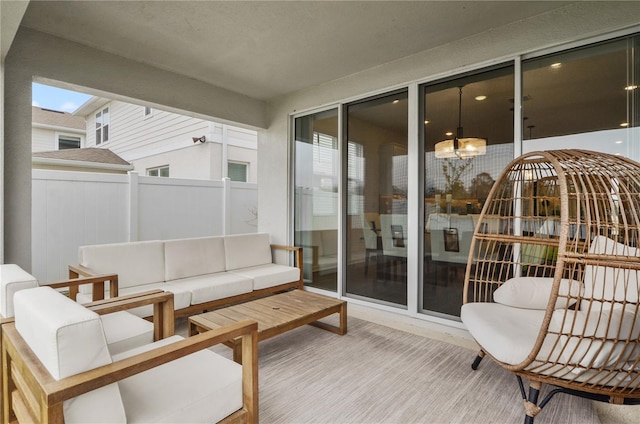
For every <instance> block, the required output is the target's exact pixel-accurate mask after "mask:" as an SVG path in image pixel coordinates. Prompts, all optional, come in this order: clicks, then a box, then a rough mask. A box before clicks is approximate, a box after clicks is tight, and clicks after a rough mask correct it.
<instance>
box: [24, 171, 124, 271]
mask: <svg viewBox="0 0 640 424" xmlns="http://www.w3.org/2000/svg"><path fill="white" fill-rule="evenodd" d="M32 178H33V181H32V187H33V188H32V217H31V219H32V224H31V225H32V231H31V237H32V240H31V246H32V258H31V264H32V269H31V272H32V273H33V274H34V275H35V276H36V278H38V280H39V281H44V282H50V281H56V280H60V279H63V278H65V277H66V276H67V266H68V265H69V264H72V263H77V262H78V246H82V245H87V244H103V243H115V242H121V241H126V240H127V237H128V235H127V204H128V199H127V197H128V194H127V190H128V178H127V176H126V175H115V174H97V173H96V174H93V173H80V172H62V171H48V170H33V177H32Z"/></svg>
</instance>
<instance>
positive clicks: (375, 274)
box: [346, 91, 411, 306]
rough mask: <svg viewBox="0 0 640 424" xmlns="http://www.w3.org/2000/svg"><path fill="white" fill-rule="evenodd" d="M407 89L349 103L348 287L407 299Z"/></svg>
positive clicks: (399, 301)
mask: <svg viewBox="0 0 640 424" xmlns="http://www.w3.org/2000/svg"><path fill="white" fill-rule="evenodd" d="M407 110H408V109H407V92H406V91H402V92H398V93H394V94H392V95H385V96H382V97H377V98H375V99H370V100H366V101H362V102H358V103H354V104H350V105H348V107H347V140H348V145H347V209H348V210H347V220H346V222H347V235H346V236H347V244H346V246H347V248H346V251H347V267H346V291H347V293H348V294H350V295H357V296H362V297H366V298H368V299H375V300H377V301H380V302H383V303H388V304H391V305H396V306H397V305H406V304H407V238H408V237H410V236H411V235H410V233H409V230H408V228H407V182H408V175H407V127H408V125H407V119H408V112H407Z"/></svg>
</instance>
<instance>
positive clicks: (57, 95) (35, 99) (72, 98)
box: [31, 82, 91, 112]
mask: <svg viewBox="0 0 640 424" xmlns="http://www.w3.org/2000/svg"><path fill="white" fill-rule="evenodd" d="M90 98H91V95H89V94H84V93H78V92H76V91H69V90H64V89H62V88H57V87H51V86H48V85H43V84H38V83H35V82H34V83H33V84H32V98H31V104H32V105H33V106H38V107H42V108H45V109H53V110H58V111H61V112H73V111H75V110H76V109H77V108H79V107H80V106H82V104H83V103H84V102H86V101H87V100H88V99H90Z"/></svg>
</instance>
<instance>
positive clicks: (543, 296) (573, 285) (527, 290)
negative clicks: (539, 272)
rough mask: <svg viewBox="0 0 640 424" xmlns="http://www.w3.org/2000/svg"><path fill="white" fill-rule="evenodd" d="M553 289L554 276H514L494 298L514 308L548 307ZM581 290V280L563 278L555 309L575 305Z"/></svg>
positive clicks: (497, 291) (495, 293)
mask: <svg viewBox="0 0 640 424" xmlns="http://www.w3.org/2000/svg"><path fill="white" fill-rule="evenodd" d="M552 289H553V277H514V278H510V279H508V280H507V281H505V282H504V283H503V284H502V285H500V287H498V289H497V290H496V291H495V292H494V293H493V300H495V301H496V302H497V303H501V304H503V305H507V306H513V307H514V308H526V309H547V305H548V304H549V298H550V297H551V292H552ZM581 291H582V284H581V283H580V282H579V281H575V280H569V279H566V278H563V279H561V280H560V288H559V289H558V298H557V299H556V304H555V307H554V309H561V308H565V307H567V306H570V305H573V304H574V303H576V299H577V297H578V296H579V295H580V293H581ZM568 296H570V297H568Z"/></svg>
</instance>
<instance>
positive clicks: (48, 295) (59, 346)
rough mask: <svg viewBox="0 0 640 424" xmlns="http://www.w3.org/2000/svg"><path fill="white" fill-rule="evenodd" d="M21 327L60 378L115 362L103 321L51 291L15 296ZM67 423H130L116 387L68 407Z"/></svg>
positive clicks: (93, 393)
mask: <svg viewBox="0 0 640 424" xmlns="http://www.w3.org/2000/svg"><path fill="white" fill-rule="evenodd" d="M14 301H15V304H14V306H15V317H16V329H17V330H18V332H19V333H20V335H21V336H22V338H23V339H24V340H25V342H26V343H27V344H28V345H29V347H30V348H31V350H32V351H33V353H34V354H35V355H36V356H37V357H38V359H39V360H40V362H41V363H42V364H43V365H44V367H45V368H46V369H47V371H49V373H50V374H51V376H52V377H53V378H54V379H56V380H61V379H63V378H66V377H70V376H73V375H76V374H79V373H82V372H84V371H89V370H92V369H94V368H97V367H100V366H103V365H107V364H110V363H111V356H110V354H109V349H108V347H107V342H106V339H105V336H104V331H103V329H102V321H101V320H100V317H99V316H98V314H96V313H95V312H92V311H90V310H88V309H86V308H85V307H83V306H81V305H80V304H78V303H76V302H74V301H72V300H71V299H69V298H68V297H66V296H64V295H62V294H60V293H58V292H57V291H55V290H53V289H52V288H50V287H38V288H33V289H27V290H21V291H20V292H18V293H16V294H15V297H14ZM64 417H65V422H66V423H72V422H74V423H87V422H98V421H99V422H123V423H124V422H126V416H125V412H124V406H123V404H122V399H121V397H120V390H119V388H118V385H117V384H110V385H108V386H105V387H102V388H100V389H97V390H94V391H91V392H89V393H86V394H84V395H81V396H78V397H76V398H73V399H71V400H68V401H65V403H64Z"/></svg>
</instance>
